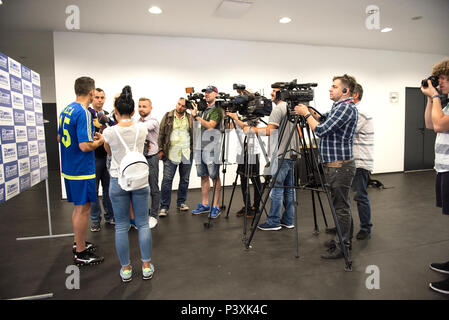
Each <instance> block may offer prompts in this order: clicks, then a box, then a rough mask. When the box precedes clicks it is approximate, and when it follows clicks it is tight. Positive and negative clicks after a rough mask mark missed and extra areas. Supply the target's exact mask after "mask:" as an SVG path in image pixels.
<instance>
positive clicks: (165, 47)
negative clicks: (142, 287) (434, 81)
mask: <svg viewBox="0 0 449 320" xmlns="http://www.w3.org/2000/svg"><path fill="white" fill-rule="evenodd" d="M54 56H55V76H56V77H55V79H56V100H57V106H58V113H59V112H61V110H62V109H63V108H64V107H65V106H66V105H67V104H69V103H71V102H72V101H73V100H74V92H73V84H74V80H75V79H76V78H78V77H80V76H84V75H87V76H90V77H92V78H94V79H95V82H96V85H97V86H98V87H101V88H103V89H104V90H105V92H106V97H107V99H106V103H105V109H106V110H111V109H112V97H113V95H114V94H115V93H118V92H120V91H121V89H122V88H123V86H124V85H127V84H128V85H130V86H131V87H132V89H133V92H134V97H135V98H136V99H137V98H138V97H140V96H146V97H149V98H150V99H151V100H152V101H153V114H154V116H155V117H156V118H158V119H159V120H160V119H162V116H163V114H164V113H165V112H167V111H169V110H172V109H173V108H174V107H175V104H176V102H177V99H178V98H179V97H181V96H185V93H184V88H185V87H190V86H193V87H195V89H196V90H197V91H199V90H200V89H202V88H204V87H205V86H207V85H209V84H213V85H215V86H217V88H218V89H219V91H224V92H228V93H231V94H233V95H234V94H235V91H234V92H233V91H232V84H233V83H244V84H246V86H247V88H249V89H252V90H260V89H263V90H264V93H265V95H266V96H268V97H269V96H270V93H271V89H270V85H271V83H273V82H276V81H290V80H292V79H294V78H298V82H317V83H318V87H317V88H316V91H315V95H316V99H315V106H316V108H317V109H318V110H319V111H322V112H323V111H327V110H329V109H330V107H331V105H332V101H330V100H329V94H328V89H329V87H330V85H331V83H332V77H333V76H334V75H342V74H344V73H348V74H351V75H353V76H355V77H356V79H357V81H358V82H360V84H362V86H363V88H364V96H363V103H364V104H365V105H366V107H368V108H369V109H370V110H371V113H372V115H373V117H374V121H375V132H376V134H375V158H374V172H375V173H382V172H395V171H403V165H404V128H405V87H418V86H419V83H420V80H421V79H422V78H424V76H426V75H428V74H429V73H430V71H431V67H432V65H433V64H434V63H436V62H438V61H440V60H441V59H443V58H444V56H442V55H431V54H417V53H410V52H395V51H381V50H366V49H354V48H338V47H320V46H307V45H297V44H286V43H267V42H251V41H233V40H216V39H193V38H172V37H154V36H137V35H135V36H134V35H110V34H87V33H78V32H76V33H71V32H55V33H54ZM390 92H398V93H399V102H398V103H396V104H392V103H390V102H389V93H390ZM234 171H235V169H234V168H228V170H227V172H228V173H227V175H226V181H227V183H226V184H228V183H230V182H232V181H233V180H234V177H235V175H234ZM159 178H160V179H162V165H161V173H160V177H159ZM177 181H178V180H177V177H176V181H175V182H174V187H176V186H177ZM198 187H200V180H199V178H197V177H196V168H195V167H193V168H192V173H191V180H190V188H198Z"/></svg>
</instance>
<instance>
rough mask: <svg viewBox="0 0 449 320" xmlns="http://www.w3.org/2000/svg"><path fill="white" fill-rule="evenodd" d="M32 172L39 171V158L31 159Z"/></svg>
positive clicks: (33, 157)
mask: <svg viewBox="0 0 449 320" xmlns="http://www.w3.org/2000/svg"><path fill="white" fill-rule="evenodd" d="M30 168H31V171H33V170H37V169H39V156H32V157H30Z"/></svg>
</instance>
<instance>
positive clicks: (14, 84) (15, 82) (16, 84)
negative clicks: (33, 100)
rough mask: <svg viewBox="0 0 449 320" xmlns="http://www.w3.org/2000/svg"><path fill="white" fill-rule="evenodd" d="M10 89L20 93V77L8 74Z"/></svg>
mask: <svg viewBox="0 0 449 320" xmlns="http://www.w3.org/2000/svg"><path fill="white" fill-rule="evenodd" d="M9 84H10V86H11V90H12V91H16V92H18V93H22V80H21V79H20V78H17V77H14V76H13V75H11V76H10V82H9Z"/></svg>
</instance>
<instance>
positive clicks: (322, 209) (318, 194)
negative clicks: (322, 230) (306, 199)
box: [316, 192, 328, 229]
mask: <svg viewBox="0 0 449 320" xmlns="http://www.w3.org/2000/svg"><path fill="white" fill-rule="evenodd" d="M316 195H317V196H318V201H319V202H320V207H321V213H322V214H323V220H324V225H325V226H326V229H328V225H327V219H326V215H325V214H324V208H323V203H322V202H321V197H320V193H319V192H317V194H316Z"/></svg>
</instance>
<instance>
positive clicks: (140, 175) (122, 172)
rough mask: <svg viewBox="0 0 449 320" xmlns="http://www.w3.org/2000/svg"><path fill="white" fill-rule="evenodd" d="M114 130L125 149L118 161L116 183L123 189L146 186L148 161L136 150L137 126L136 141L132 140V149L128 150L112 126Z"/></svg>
mask: <svg viewBox="0 0 449 320" xmlns="http://www.w3.org/2000/svg"><path fill="white" fill-rule="evenodd" d="M113 128H114V131H115V133H116V134H117V136H118V138H119V140H120V141H121V142H122V144H123V146H124V147H125V150H126V155H125V156H124V157H123V159H122V161H120V165H119V177H118V184H119V185H120V187H121V188H122V189H123V190H125V191H132V190H138V189H142V188H144V187H147V186H148V174H149V170H148V162H147V159H146V158H145V156H144V155H143V154H142V153H140V152H138V151H137V146H136V145H137V138H138V136H139V128H138V127H137V128H136V129H137V130H136V141H135V142H134V150H133V151H130V150H129V148H128V146H127V145H126V143H125V141H123V138H122V137H121V136H120V134H119V133H118V130H117V128H116V127H115V126H114V127H113Z"/></svg>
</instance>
